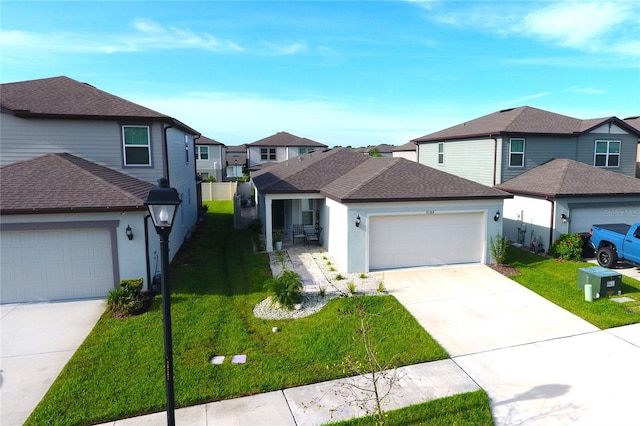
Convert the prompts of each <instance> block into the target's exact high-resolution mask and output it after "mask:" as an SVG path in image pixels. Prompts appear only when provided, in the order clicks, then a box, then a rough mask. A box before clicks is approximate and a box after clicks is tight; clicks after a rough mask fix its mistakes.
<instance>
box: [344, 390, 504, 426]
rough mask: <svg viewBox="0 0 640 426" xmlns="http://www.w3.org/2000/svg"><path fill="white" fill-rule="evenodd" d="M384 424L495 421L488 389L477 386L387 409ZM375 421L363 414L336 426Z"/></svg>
mask: <svg viewBox="0 0 640 426" xmlns="http://www.w3.org/2000/svg"><path fill="white" fill-rule="evenodd" d="M385 414H386V416H385V423H384V424H385V425H387V426H395V425H402V426H404V425H429V426H451V425H474V426H483V425H493V417H492V416H491V410H490V409H489V398H488V396H487V394H486V393H485V391H483V390H478V391H475V392H468V393H463V394H459V395H453V396H450V397H447V398H442V399H436V400H434V401H428V402H425V403H422V404H416V405H412V406H410V407H406V408H401V409H399V410H393V411H388V412H386V413H385ZM373 424H376V419H375V418H374V417H362V418H357V419H353V420H347V421H343V422H336V423H332V425H333V426H368V425H373Z"/></svg>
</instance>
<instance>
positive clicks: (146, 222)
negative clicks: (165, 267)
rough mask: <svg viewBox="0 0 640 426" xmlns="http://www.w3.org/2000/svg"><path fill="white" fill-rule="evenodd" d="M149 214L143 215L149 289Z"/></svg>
mask: <svg viewBox="0 0 640 426" xmlns="http://www.w3.org/2000/svg"><path fill="white" fill-rule="evenodd" d="M150 217H151V215H150V214H147V215H145V217H144V221H143V222H144V241H145V245H144V255H145V256H144V257H145V260H146V263H147V290H149V291H151V290H152V288H151V284H152V283H151V259H149V218H150Z"/></svg>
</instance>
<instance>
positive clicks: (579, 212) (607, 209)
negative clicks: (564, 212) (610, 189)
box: [569, 205, 640, 233]
mask: <svg viewBox="0 0 640 426" xmlns="http://www.w3.org/2000/svg"><path fill="white" fill-rule="evenodd" d="M638 212H639V210H638V207H629V206H619V205H618V206H611V205H609V206H601V207H581V208H572V209H571V212H570V214H569V219H570V220H569V232H578V233H579V232H589V230H590V229H591V225H598V224H602V223H628V224H632V223H634V222H637V221H638V220H640V217H639V216H638ZM634 216H635V217H634Z"/></svg>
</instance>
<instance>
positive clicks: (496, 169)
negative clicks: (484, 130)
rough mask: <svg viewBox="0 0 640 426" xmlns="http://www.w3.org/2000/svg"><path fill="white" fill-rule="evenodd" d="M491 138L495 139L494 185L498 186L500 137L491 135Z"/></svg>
mask: <svg viewBox="0 0 640 426" xmlns="http://www.w3.org/2000/svg"><path fill="white" fill-rule="evenodd" d="M489 138H491V139H493V186H496V183H497V182H496V177H497V174H498V138H495V137H494V136H493V135H489Z"/></svg>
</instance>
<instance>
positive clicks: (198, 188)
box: [193, 133, 202, 226]
mask: <svg viewBox="0 0 640 426" xmlns="http://www.w3.org/2000/svg"><path fill="white" fill-rule="evenodd" d="M200 136H202V134H201V133H198V134H197V135H194V137H193V176H194V179H195V180H196V206H198V213H197V214H198V216H199V215H200V209H201V208H202V181H201V180H200V179H198V167H197V166H198V165H197V164H196V140H198V139H200ZM198 220H199V219H196V224H197V223H198V222H197V221H198ZM196 226H197V225H196Z"/></svg>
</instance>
